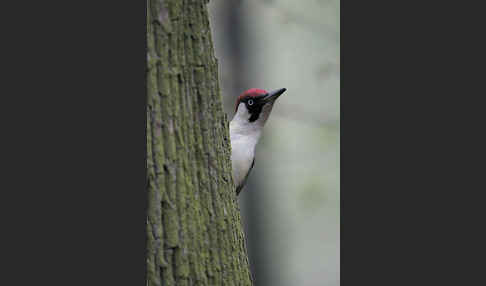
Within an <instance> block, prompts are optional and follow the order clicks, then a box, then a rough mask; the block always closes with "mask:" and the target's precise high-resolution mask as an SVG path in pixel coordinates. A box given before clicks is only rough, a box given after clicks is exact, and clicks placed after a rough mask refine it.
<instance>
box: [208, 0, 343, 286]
mask: <svg viewBox="0 0 486 286" xmlns="http://www.w3.org/2000/svg"><path fill="white" fill-rule="evenodd" d="M209 12H210V17H211V19H210V20H211V29H212V35H213V41H214V44H215V53H216V57H217V58H218V60H219V77H220V83H221V90H222V94H223V101H224V109H225V112H226V113H227V114H228V119H230V120H231V118H232V117H233V114H234V104H235V100H236V97H237V96H238V95H239V94H240V93H241V92H243V91H244V90H246V89H249V88H252V87H255V88H262V89H266V90H273V89H277V88H281V87H285V88H287V92H285V93H284V94H283V95H282V96H281V97H280V98H279V100H278V101H277V103H276V104H275V107H274V108H273V111H272V116H271V117H270V119H269V121H268V122H267V124H266V126H265V131H264V133H263V136H262V139H261V142H260V143H259V145H258V146H257V150H256V160H255V167H254V168H253V170H252V173H251V175H250V177H249V181H248V184H247V186H246V187H245V189H244V190H243V191H242V193H241V194H240V196H239V203H240V209H241V211H242V220H243V225H244V227H245V232H246V236H247V245H248V251H249V258H250V265H251V268H252V273H253V277H254V282H255V285H257V286H263V285H265V286H271V285H280V286H284V285H292V286H295V285H306V286H307V285H329V286H334V285H339V284H340V280H339V276H340V255H339V254H340V251H339V249H340V233H339V230H340V195H339V192H340V173H339V171H340V157H339V153H340V149H339V146H340V142H339V138H340V128H339V117H340V113H339V110H340V106H339V104H340V101H339V99H340V26H339V23H340V2H339V1H336V0H300V1H292V0H272V1H271V0H247V1H235V0H231V1H230V0H211V1H210V3H209Z"/></svg>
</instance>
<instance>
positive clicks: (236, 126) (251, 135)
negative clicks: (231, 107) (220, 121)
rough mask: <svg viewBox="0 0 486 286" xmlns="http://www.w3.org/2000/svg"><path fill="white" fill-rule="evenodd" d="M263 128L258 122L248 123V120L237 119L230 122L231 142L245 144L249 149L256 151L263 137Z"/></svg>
mask: <svg viewBox="0 0 486 286" xmlns="http://www.w3.org/2000/svg"><path fill="white" fill-rule="evenodd" d="M262 127H263V126H260V124H258V122H253V123H252V122H248V120H247V119H242V118H241V117H235V118H233V120H231V122H230V138H231V142H235V141H239V142H244V143H245V145H246V147H247V148H252V149H254V148H255V146H256V144H257V143H258V141H259V140H260V137H261V135H262Z"/></svg>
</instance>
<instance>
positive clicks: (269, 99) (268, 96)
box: [263, 88, 287, 103]
mask: <svg viewBox="0 0 486 286" xmlns="http://www.w3.org/2000/svg"><path fill="white" fill-rule="evenodd" d="M286 90H287V89H286V88H281V89H277V90H274V91H271V92H269V93H267V94H266V95H265V97H264V98H263V101H264V102H265V103H267V102H273V101H275V100H276V99H277V98H278V97H279V96H280V95H282V93H284V92H285V91H286Z"/></svg>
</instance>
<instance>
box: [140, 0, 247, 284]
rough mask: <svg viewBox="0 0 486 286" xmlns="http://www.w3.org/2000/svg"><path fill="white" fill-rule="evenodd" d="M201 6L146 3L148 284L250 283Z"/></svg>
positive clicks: (162, 0) (200, 1) (197, 2)
mask: <svg viewBox="0 0 486 286" xmlns="http://www.w3.org/2000/svg"><path fill="white" fill-rule="evenodd" d="M206 3H207V1H204V0H193V1H188V0H179V1H178V0H148V2H147V41H148V42H147V126H146V128H147V180H148V182H147V188H148V213H147V285H251V284H252V281H251V275H250V272H249V267H248V257H247V252H246V247H245V240H244V234H243V231H242V228H241V222H240V213H239V209H238V204H237V201H236V194H235V187H234V184H233V179H232V176H231V161H230V153H231V149H230V148H231V146H230V141H229V127H228V120H227V118H226V115H225V114H224V112H223V109H222V98H221V93H220V89H219V84H218V69H217V60H216V58H215V57H214V50H213V44H212V39H211V33H210V29H209V20H208V12H207V8H206Z"/></svg>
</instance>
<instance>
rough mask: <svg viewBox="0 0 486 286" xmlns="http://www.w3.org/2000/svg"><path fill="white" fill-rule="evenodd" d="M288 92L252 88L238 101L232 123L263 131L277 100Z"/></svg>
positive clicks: (283, 89)
mask: <svg viewBox="0 0 486 286" xmlns="http://www.w3.org/2000/svg"><path fill="white" fill-rule="evenodd" d="M285 91H286V89H285V88H281V89H277V90H274V91H271V92H267V91H265V90H263V89H257V88H252V89H249V90H247V91H245V92H243V93H242V94H241V95H240V96H239V97H238V99H237V100H236V107H235V116H234V117H233V120H232V121H236V122H238V123H239V125H242V126H248V127H252V128H251V129H254V128H258V129H261V128H262V127H263V125H265V122H266V121H267V119H268V117H269V116H270V112H272V107H273V104H274V103H275V100H276V99H277V98H278V97H279V96H280V95H281V94H282V93H284V92H285Z"/></svg>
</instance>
